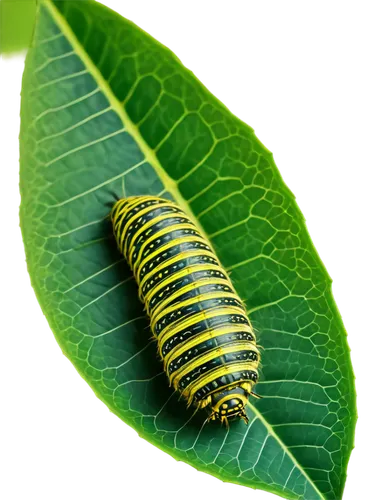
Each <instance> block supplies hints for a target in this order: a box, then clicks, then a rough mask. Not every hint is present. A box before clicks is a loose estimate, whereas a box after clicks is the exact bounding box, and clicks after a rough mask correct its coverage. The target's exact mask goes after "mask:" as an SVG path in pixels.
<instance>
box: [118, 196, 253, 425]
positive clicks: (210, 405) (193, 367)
mask: <svg viewBox="0 0 375 500" xmlns="http://www.w3.org/2000/svg"><path fill="white" fill-rule="evenodd" d="M111 218H112V223H113V230H114V235H115V238H116V241H117V245H118V248H119V250H120V252H121V253H122V254H123V255H124V256H125V258H126V260H127V262H128V264H129V265H130V267H131V269H132V271H133V273H134V277H135V279H136V281H137V284H138V287H139V298H140V300H141V301H142V302H143V303H144V304H145V309H146V311H147V314H148V315H149V318H150V326H151V330H152V333H153V335H154V337H155V338H156V340H157V343H158V351H159V355H160V357H161V358H162V360H163V363H164V369H165V371H166V374H167V376H168V379H169V382H170V385H171V386H172V387H173V388H174V389H175V390H176V391H178V392H179V393H180V394H181V397H183V398H184V399H185V400H186V401H187V404H188V405H194V406H195V407H196V408H197V409H201V408H206V409H207V410H208V411H209V416H208V420H219V421H220V422H221V423H225V424H226V425H228V422H229V420H231V419H236V418H241V419H243V420H244V421H245V422H246V423H248V417H247V415H246V405H247V404H248V398H249V396H250V395H253V396H255V397H257V396H256V394H254V393H253V392H252V390H253V387H254V385H255V384H256V382H257V380H258V366H259V360H260V354H259V350H258V348H257V345H256V338H255V334H254V331H253V328H252V326H251V323H250V320H249V318H248V317H247V315H246V310H245V308H244V306H243V303H242V301H241V299H240V298H239V296H238V295H237V294H236V292H235V290H234V288H233V285H232V283H231V281H230V278H229V276H228V275H227V273H226V272H225V270H224V269H223V268H222V266H221V265H220V262H219V260H218V258H217V256H216V255H215V253H214V251H213V250H212V248H211V246H210V243H209V242H208V241H207V240H206V238H205V237H204V236H203V235H202V234H200V231H199V229H198V228H197V227H196V225H195V224H194V222H193V221H192V220H191V219H190V218H189V216H188V215H187V214H186V213H184V211H183V210H182V209H181V208H179V207H178V206H177V205H176V204H175V203H173V202H171V201H169V200H164V199H162V198H158V197H154V196H134V197H130V198H123V199H120V200H118V201H117V202H116V203H115V205H114V207H113V208H112V212H111Z"/></svg>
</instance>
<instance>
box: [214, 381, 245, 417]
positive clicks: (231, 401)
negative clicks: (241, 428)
mask: <svg viewBox="0 0 375 500" xmlns="http://www.w3.org/2000/svg"><path fill="white" fill-rule="evenodd" d="M247 404H248V393H247V392H246V391H245V390H244V389H243V388H242V387H235V388H234V389H227V390H224V391H222V392H217V393H214V394H212V400H211V414H210V415H209V417H208V420H209V421H210V420H219V421H220V422H221V423H224V424H225V425H226V426H228V425H229V420H232V419H238V418H240V419H242V420H244V421H245V423H246V424H248V422H249V418H248V416H247V414H246V411H245V408H246V405H247Z"/></svg>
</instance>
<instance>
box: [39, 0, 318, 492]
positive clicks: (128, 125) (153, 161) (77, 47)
mask: <svg viewBox="0 0 375 500" xmlns="http://www.w3.org/2000/svg"><path fill="white" fill-rule="evenodd" d="M41 4H44V5H45V6H46V8H47V9H48V11H49V13H50V14H51V16H52V18H53V19H54V21H55V22H56V24H57V25H58V26H59V28H60V29H61V32H62V33H63V34H64V36H66V38H67V39H68V40H69V42H70V43H71V45H72V48H73V50H74V51H75V52H76V54H77V55H78V56H79V57H80V58H81V60H82V62H83V63H84V65H85V66H86V68H87V69H88V71H89V73H91V75H92V77H93V78H94V79H95V81H96V82H97V84H98V87H99V88H100V89H101V91H102V92H103V94H104V95H105V97H106V98H107V99H108V101H109V104H110V107H111V108H112V109H113V110H114V111H115V112H116V113H117V114H118V116H119V118H120V119H121V120H122V122H123V124H124V128H125V130H126V132H127V133H128V134H129V135H130V136H131V137H132V138H133V139H134V141H135V142H136V144H137V145H138V147H139V149H140V150H141V151H142V153H143V154H144V157H145V159H146V161H147V162H148V163H149V164H150V165H151V166H152V167H153V168H154V169H155V171H156V173H157V174H158V176H159V177H160V179H161V180H162V182H163V184H164V186H165V187H166V189H167V190H168V191H169V192H170V193H171V194H172V195H173V197H174V199H175V200H176V202H177V203H178V204H179V205H180V206H181V207H182V208H183V210H184V211H185V212H186V213H187V214H188V215H189V217H190V218H191V219H192V220H193V222H194V223H195V225H196V226H197V227H198V229H199V230H200V231H201V233H202V234H203V235H204V237H205V238H206V240H207V241H210V240H209V238H208V236H207V233H206V232H205V230H204V229H203V227H202V225H201V224H200V222H199V221H198V220H197V218H196V217H195V215H194V213H193V212H192V210H191V208H190V206H189V205H188V203H187V202H186V200H185V199H184V198H183V197H182V195H181V193H180V191H179V189H178V187H177V183H176V182H175V181H174V180H173V179H172V178H171V177H170V176H169V175H168V174H167V173H166V171H165V170H164V169H163V167H162V165H161V164H160V162H159V160H158V158H157V156H156V154H155V151H154V150H153V149H152V148H150V146H149V145H148V144H147V142H146V141H145V140H144V138H143V137H142V135H141V133H140V131H139V129H138V128H137V126H136V125H135V124H134V123H133V122H132V121H131V119H130V118H129V116H128V115H127V113H126V111H125V108H124V106H122V104H121V102H120V101H119V100H118V99H117V98H116V96H115V95H114V94H113V92H112V89H111V87H110V85H109V83H108V82H107V81H106V80H105V78H104V77H103V75H102V73H101V72H100V71H99V69H98V68H97V67H96V66H95V64H94V63H93V61H92V60H91V58H90V56H89V55H88V54H87V52H86V51H85V49H84V47H83V46H82V45H81V43H80V41H79V40H78V39H77V37H76V35H75V34H74V32H73V31H72V29H71V27H70V26H69V24H68V22H67V21H66V19H65V18H64V16H63V15H62V14H61V13H60V12H59V10H58V9H57V8H56V7H55V5H54V4H53V2H52V0H41ZM248 404H249V406H250V407H251V410H252V411H253V412H254V414H255V415H256V416H257V418H258V419H259V420H260V421H261V422H262V423H263V425H264V426H265V428H266V429H267V432H268V435H270V436H272V437H273V438H274V439H275V440H276V441H277V442H278V443H279V445H280V447H281V448H282V449H283V451H284V452H285V453H286V454H287V455H288V456H289V457H290V459H291V461H292V462H293V464H295V466H296V468H298V470H299V471H300V472H301V474H303V475H304V476H305V478H306V479H307V480H308V482H309V483H310V484H311V486H312V487H313V488H314V490H315V491H316V492H317V493H318V495H319V497H320V498H321V499H322V500H325V498H324V496H323V495H322V493H321V492H320V491H319V489H318V488H317V487H316V485H315V483H314V482H313V481H312V479H311V478H310V477H309V475H308V474H307V472H306V471H305V470H304V468H303V467H302V466H301V464H300V463H299V462H298V461H297V460H296V458H295V457H294V455H293V454H292V452H291V451H290V450H289V448H288V447H287V446H286V445H285V444H284V443H283V441H282V440H281V439H280V437H279V436H278V435H277V434H276V433H275V431H274V430H273V428H272V426H271V425H270V424H269V423H268V422H267V420H265V418H264V417H263V415H262V414H261V413H260V412H259V411H258V410H257V408H256V407H254V406H253V405H252V404H251V403H250V402H249V403H248Z"/></svg>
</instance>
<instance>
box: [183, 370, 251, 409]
mask: <svg viewBox="0 0 375 500" xmlns="http://www.w3.org/2000/svg"><path fill="white" fill-rule="evenodd" d="M257 366H258V361H255V362H254V361H253V362H249V361H246V362H243V363H228V364H226V365H223V366H219V367H218V368H215V369H214V370H211V371H209V372H208V373H207V374H206V375H204V376H203V377H201V378H200V379H199V380H197V381H196V382H195V383H193V384H189V385H188V386H187V387H186V388H185V389H184V390H183V392H182V396H184V397H185V398H187V399H188V404H190V403H191V402H192V401H193V398H194V395H195V393H196V392H197V391H199V390H200V389H202V387H204V386H205V385H207V384H209V383H210V382H213V381H214V380H215V379H217V378H220V377H222V376H223V375H227V374H228V373H235V372H240V371H243V370H252V371H255V372H257ZM240 382H249V380H248V379H243V380H242V379H240V380H238V381H236V385H239V384H240ZM250 382H251V381H250ZM221 390H222V389H221V388H220V391H221Z"/></svg>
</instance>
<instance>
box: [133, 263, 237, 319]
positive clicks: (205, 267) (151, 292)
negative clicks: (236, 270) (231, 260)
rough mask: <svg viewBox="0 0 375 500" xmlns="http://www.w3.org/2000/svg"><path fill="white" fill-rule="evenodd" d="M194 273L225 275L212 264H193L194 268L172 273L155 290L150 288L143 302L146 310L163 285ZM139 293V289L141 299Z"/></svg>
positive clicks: (219, 268) (190, 267)
mask: <svg viewBox="0 0 375 500" xmlns="http://www.w3.org/2000/svg"><path fill="white" fill-rule="evenodd" d="M196 271H219V272H222V273H223V274H224V275H225V271H224V270H223V269H222V268H221V267H218V266H215V265H214V264H195V265H194V266H189V267H187V268H185V269H183V270H182V271H179V272H178V273H174V274H173V275H172V276H170V277H169V278H168V279H166V280H163V281H162V282H161V283H159V284H158V285H157V286H156V287H155V288H152V289H151V290H149V291H148V292H147V293H146V295H145V296H144V299H143V301H144V302H145V304H146V307H147V309H148V304H149V302H150V301H151V300H152V296H153V295H155V294H156V293H157V292H158V291H159V290H161V289H162V288H164V287H165V285H168V284H170V283H172V282H173V281H175V280H177V279H179V278H183V277H184V276H188V275H189V274H191V273H193V272H196ZM226 278H227V279H228V277H227V276H226ZM201 282H202V283H204V280H201ZM141 293H142V291H141V289H139V294H140V297H141ZM141 300H142V299H141Z"/></svg>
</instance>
